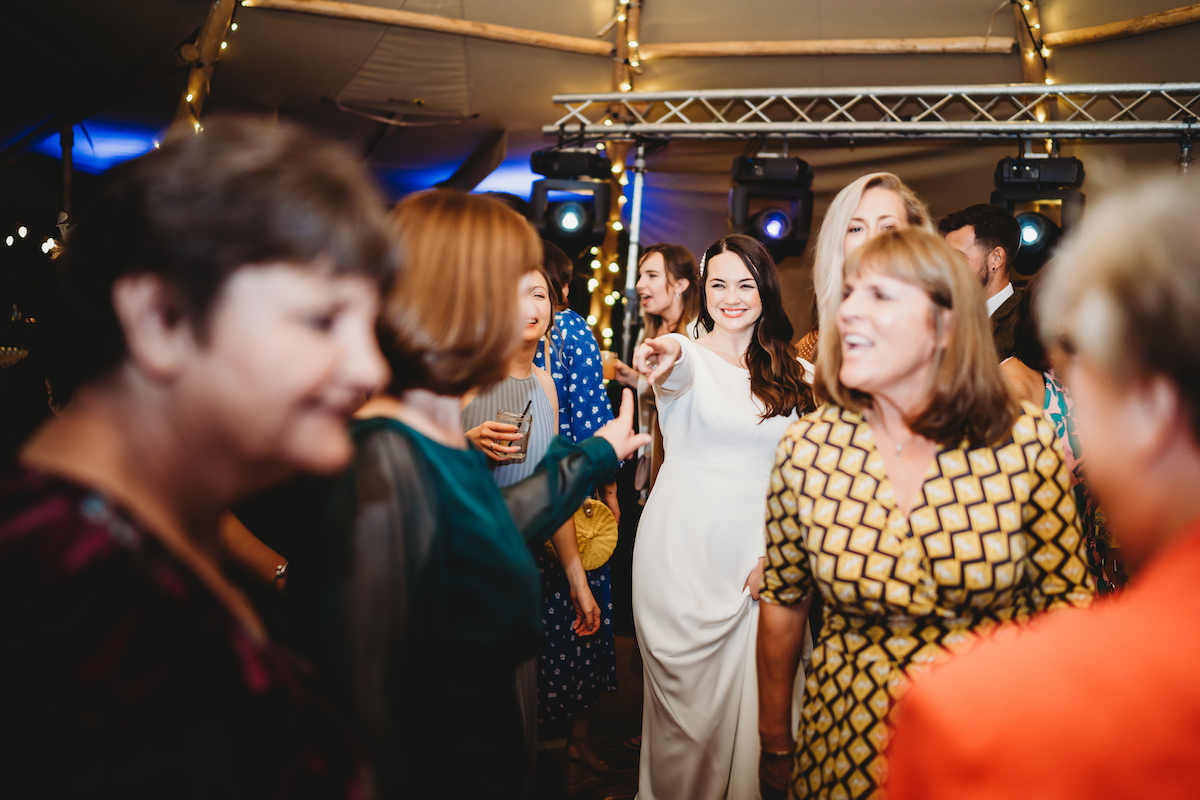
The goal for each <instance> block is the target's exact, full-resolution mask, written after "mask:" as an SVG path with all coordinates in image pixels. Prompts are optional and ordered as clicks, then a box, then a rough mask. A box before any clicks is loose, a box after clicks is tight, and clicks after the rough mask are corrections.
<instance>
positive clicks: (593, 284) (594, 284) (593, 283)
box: [588, 278, 600, 292]
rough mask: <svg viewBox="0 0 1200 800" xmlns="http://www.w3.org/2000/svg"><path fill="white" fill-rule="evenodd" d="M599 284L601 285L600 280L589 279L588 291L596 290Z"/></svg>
mask: <svg viewBox="0 0 1200 800" xmlns="http://www.w3.org/2000/svg"><path fill="white" fill-rule="evenodd" d="M599 285H600V281H598V280H596V279H595V278H590V279H588V291H589V292H594V291H596V287H597V286H599Z"/></svg>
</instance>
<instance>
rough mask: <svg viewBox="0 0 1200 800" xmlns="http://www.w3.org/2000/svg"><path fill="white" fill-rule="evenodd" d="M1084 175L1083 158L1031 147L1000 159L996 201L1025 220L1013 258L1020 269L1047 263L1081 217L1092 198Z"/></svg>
mask: <svg viewBox="0 0 1200 800" xmlns="http://www.w3.org/2000/svg"><path fill="white" fill-rule="evenodd" d="M1084 175H1085V173H1084V169H1083V162H1082V161H1080V160H1079V159H1078V158H1058V157H1051V156H1049V155H1042V154H1034V153H1026V154H1025V155H1024V156H1021V157H1020V158H1002V159H1000V161H999V163H997V164H996V191H994V192H992V198H991V201H992V203H993V204H994V205H998V206H1001V207H1003V208H1006V209H1008V210H1009V211H1011V212H1012V213H1013V214H1015V215H1016V217H1017V221H1018V222H1019V223H1020V224H1021V245H1020V247H1019V248H1017V257H1016V258H1015V259H1014V261H1013V269H1014V270H1015V271H1016V272H1017V273H1018V274H1020V275H1033V274H1034V273H1035V272H1037V271H1038V270H1039V269H1041V268H1042V265H1043V264H1045V263H1046V261H1047V260H1048V259H1049V258H1050V256H1051V255H1052V254H1053V252H1054V248H1055V246H1057V244H1058V240H1059V238H1060V236H1061V234H1062V232H1063V231H1065V230H1069V229H1070V228H1071V227H1072V226H1073V225H1075V224H1076V223H1077V222H1078V221H1079V218H1080V217H1081V216H1082V215H1083V204H1084V201H1085V200H1086V198H1085V196H1084V194H1083V192H1081V191H1079V186H1081V185H1082V184H1083V179H1084Z"/></svg>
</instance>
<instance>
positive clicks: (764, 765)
mask: <svg viewBox="0 0 1200 800" xmlns="http://www.w3.org/2000/svg"><path fill="white" fill-rule="evenodd" d="M791 780H792V759H790V758H768V757H766V756H759V758H758V788H759V791H760V792H761V793H762V797H763V800H784V798H785V797H787V793H788V791H787V790H788V783H790V782H791Z"/></svg>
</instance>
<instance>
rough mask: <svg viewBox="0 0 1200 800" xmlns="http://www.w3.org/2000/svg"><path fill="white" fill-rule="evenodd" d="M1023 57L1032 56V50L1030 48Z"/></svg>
mask: <svg viewBox="0 0 1200 800" xmlns="http://www.w3.org/2000/svg"><path fill="white" fill-rule="evenodd" d="M1025 57H1026V58H1033V51H1032V50H1030V51H1029V52H1028V53H1026V54H1025Z"/></svg>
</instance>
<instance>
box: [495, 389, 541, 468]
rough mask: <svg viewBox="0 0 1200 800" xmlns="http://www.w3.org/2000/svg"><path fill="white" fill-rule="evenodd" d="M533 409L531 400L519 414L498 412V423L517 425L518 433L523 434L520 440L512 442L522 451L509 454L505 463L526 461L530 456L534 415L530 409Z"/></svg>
mask: <svg viewBox="0 0 1200 800" xmlns="http://www.w3.org/2000/svg"><path fill="white" fill-rule="evenodd" d="M532 407H533V401H532V400H530V401H529V402H528V403H527V404H526V405H525V410H524V411H522V412H521V413H520V414H518V413H517V412H515V411H497V412H496V422H503V423H505V424H507V425H516V426H517V433H519V434H521V438H520V440H518V441H516V442H511V445H512V446H514V447H520V448H521V449H520V451H519V452H516V453H508V454H507V455H506V456H505V458H504V460H505V461H512V462H518V461H524V460H525V456H527V455H528V454H529V430H530V428H532V427H533V414H530V413H529V409H530V408H532Z"/></svg>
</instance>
